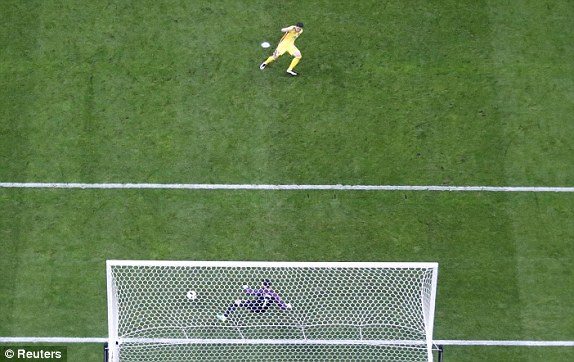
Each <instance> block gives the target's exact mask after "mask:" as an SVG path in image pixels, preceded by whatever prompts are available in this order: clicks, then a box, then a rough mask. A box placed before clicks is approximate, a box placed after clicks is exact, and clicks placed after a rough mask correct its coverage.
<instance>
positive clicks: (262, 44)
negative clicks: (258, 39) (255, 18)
mask: <svg viewBox="0 0 574 362" xmlns="http://www.w3.org/2000/svg"><path fill="white" fill-rule="evenodd" d="M261 46H262V47H263V48H269V47H270V46H271V44H269V43H268V42H266V41H264V42H263V43H261Z"/></svg>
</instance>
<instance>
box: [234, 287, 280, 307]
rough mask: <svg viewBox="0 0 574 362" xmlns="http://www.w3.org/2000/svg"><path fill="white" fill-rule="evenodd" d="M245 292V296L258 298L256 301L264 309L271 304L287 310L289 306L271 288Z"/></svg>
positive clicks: (249, 289) (248, 289)
mask: <svg viewBox="0 0 574 362" xmlns="http://www.w3.org/2000/svg"><path fill="white" fill-rule="evenodd" d="M244 290H245V294H247V295H254V296H256V297H257V298H256V299H255V300H256V301H257V302H258V304H260V305H261V306H262V307H264V308H265V307H268V306H269V304H270V303H277V305H279V308H281V309H287V304H286V303H285V302H284V301H283V300H282V299H281V297H280V296H279V294H277V292H275V291H274V290H273V289H271V288H260V289H251V288H246V289H244Z"/></svg>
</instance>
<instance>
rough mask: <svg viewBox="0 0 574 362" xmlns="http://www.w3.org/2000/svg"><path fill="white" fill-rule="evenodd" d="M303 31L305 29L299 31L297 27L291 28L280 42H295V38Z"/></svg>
mask: <svg viewBox="0 0 574 362" xmlns="http://www.w3.org/2000/svg"><path fill="white" fill-rule="evenodd" d="M302 33H303V29H301V31H300V32H297V31H296V30H295V29H291V30H289V31H288V32H286V33H285V34H283V37H282V38H281V40H279V44H295V39H297V38H298V37H299V35H301V34H302Z"/></svg>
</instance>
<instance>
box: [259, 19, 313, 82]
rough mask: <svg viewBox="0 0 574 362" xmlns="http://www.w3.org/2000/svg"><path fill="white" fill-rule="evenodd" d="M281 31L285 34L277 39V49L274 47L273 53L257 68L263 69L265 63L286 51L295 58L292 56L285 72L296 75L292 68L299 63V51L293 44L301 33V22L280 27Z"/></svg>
mask: <svg viewBox="0 0 574 362" xmlns="http://www.w3.org/2000/svg"><path fill="white" fill-rule="evenodd" d="M281 31H282V32H283V33H285V34H283V37H282V38H281V40H280V41H279V44H278V45H277V49H275V51H274V52H273V54H272V55H271V56H270V57H269V58H267V60H266V61H264V62H263V63H261V65H260V66H259V69H261V70H263V69H265V67H266V66H267V64H269V63H271V62H273V61H275V60H277V58H279V57H280V56H282V55H283V54H285V52H288V53H289V54H290V55H292V56H294V57H295V58H293V60H292V61H291V64H290V65H289V69H287V73H289V74H290V75H292V76H295V75H297V73H295V72H294V71H293V69H294V68H295V66H296V65H297V63H299V61H300V60H301V52H300V51H299V49H297V47H296V46H295V40H296V39H297V38H298V37H299V35H301V33H303V23H297V24H296V25H291V26H288V27H286V28H283V29H281Z"/></svg>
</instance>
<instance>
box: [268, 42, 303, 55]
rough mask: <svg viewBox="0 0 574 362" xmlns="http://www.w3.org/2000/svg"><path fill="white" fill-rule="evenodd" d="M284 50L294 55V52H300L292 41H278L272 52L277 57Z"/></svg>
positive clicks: (283, 52)
mask: <svg viewBox="0 0 574 362" xmlns="http://www.w3.org/2000/svg"><path fill="white" fill-rule="evenodd" d="M285 52H287V53H289V54H290V55H294V54H295V53H299V54H301V52H300V51H299V49H297V47H296V46H295V44H293V43H287V44H282V43H279V45H277V49H275V51H274V52H273V54H275V56H277V57H280V56H282V55H283V54H285Z"/></svg>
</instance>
